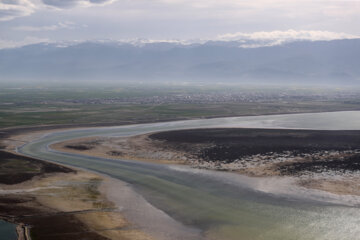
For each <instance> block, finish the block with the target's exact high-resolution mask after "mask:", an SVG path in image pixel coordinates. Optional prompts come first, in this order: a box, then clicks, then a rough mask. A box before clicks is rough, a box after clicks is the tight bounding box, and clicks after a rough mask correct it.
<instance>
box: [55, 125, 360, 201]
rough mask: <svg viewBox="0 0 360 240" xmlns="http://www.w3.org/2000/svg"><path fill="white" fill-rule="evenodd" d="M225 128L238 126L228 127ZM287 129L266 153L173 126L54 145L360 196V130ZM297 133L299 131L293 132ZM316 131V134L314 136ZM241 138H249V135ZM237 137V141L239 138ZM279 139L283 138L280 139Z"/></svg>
mask: <svg viewBox="0 0 360 240" xmlns="http://www.w3.org/2000/svg"><path fill="white" fill-rule="evenodd" d="M250 130H251V129H250ZM250 130H247V131H250ZM186 131H188V132H189V133H191V134H192V132H194V131H195V133H196V130H183V132H186ZM199 131H201V130H199ZM225 131H233V130H231V129H230V130H229V129H228V130H225ZM264 131H269V132H265V134H266V137H267V138H269V137H271V135H270V134H273V132H271V131H278V130H264ZM284 131H285V130H284ZM287 131H288V132H286V133H285V134H286V135H287V136H286V138H284V139H282V138H281V139H280V141H279V142H280V143H279V144H281V141H283V142H284V144H285V145H286V147H283V146H282V145H279V144H275V143H271V144H270V145H271V146H274V147H273V148H275V149H276V150H278V151H273V150H271V148H269V149H270V150H269V151H268V152H266V151H265V152H262V149H263V148H262V147H261V145H260V146H257V147H258V149H260V151H259V152H256V151H257V149H256V148H254V147H253V148H251V147H250V148H244V149H245V151H248V154H244V155H240V154H239V153H238V152H239V150H238V149H239V148H240V147H243V146H240V147H237V146H236V145H232V146H230V147H229V148H228V147H227V145H226V144H227V142H220V143H219V141H217V140H216V139H213V141H202V140H194V139H196V137H197V136H195V137H192V136H185V137H184V136H182V135H181V136H177V137H180V139H181V137H183V138H184V139H182V140H174V139H176V138H175V137H174V136H172V135H171V134H172V132H171V131H170V132H168V133H169V134H167V132H165V133H164V135H161V134H162V133H161V132H160V133H155V134H144V135H138V136H132V137H89V138H81V139H73V140H70V141H66V142H61V143H56V144H53V145H51V148H53V149H55V150H58V151H63V152H70V153H77V154H85V155H91V156H97V157H103V158H111V159H129V160H140V161H147V162H156V163H164V164H184V165H189V166H191V167H193V168H200V169H210V170H220V171H229V172H235V173H240V174H244V175H247V176H251V177H280V178H281V177H285V176H288V177H292V178H294V179H295V180H294V182H296V183H297V184H298V185H299V186H302V187H306V188H310V189H317V190H321V191H326V192H330V193H334V194H340V195H357V196H360V190H359V189H360V172H359V170H360V168H359V167H358V166H360V164H358V162H359V161H358V159H360V158H359V156H360V150H359V149H357V147H359V148H360V145H358V142H359V137H357V133H356V132H354V133H351V132H345V133H344V132H343V133H342V132H339V133H334V134H332V133H328V132H325V131H324V132H320V136H317V135H316V134H318V133H317V132H316V131H313V132H311V133H310V137H307V135H306V134H308V132H306V131H305V132H296V130H287ZM173 132H175V133H176V134H178V132H181V131H173ZM294 132H295V136H293V135H294ZM166 134H167V135H166ZM181 134H182V133H181ZM191 134H190V135H191ZM226 134H229V133H228V132H226ZM226 134H225V135H226ZM246 134H248V135H252V134H254V133H251V132H248V133H246ZM257 134H260V133H257ZM261 134H264V133H261ZM291 134H293V135H291ZM311 134H315V135H314V136H312V135H311ZM336 134H339V136H336ZM341 134H342V135H341ZM159 135H161V137H158V136H159ZM197 135H199V134H197ZM289 135H290V137H289ZM322 135H325V136H322ZM154 136H155V137H154ZM226 136H227V135H226ZM241 137H242V138H245V137H244V136H243V135H242V136H241ZM281 137H282V136H281ZM296 137H298V138H299V139H300V140H298V139H296V141H297V142H295V143H294V144H293V145H291V144H290V145H289V144H288V142H289V141H291V140H292V138H296ZM312 138H313V139H315V140H316V141H317V142H315V143H314V144H313V145H314V146H315V147H312V146H311V141H312ZM323 138H325V140H323ZM337 138H339V139H340V141H341V139H343V140H344V139H345V141H349V142H351V143H352V144H353V146H351V147H348V145H346V144H347V142H345V143H343V145H344V147H343V146H342V144H341V143H340V144H338V143H337V142H336V141H338V140H337ZM178 139H179V138H178ZM189 139H191V140H189ZM319 139H320V140H319ZM332 139H334V140H332ZM270 140H271V138H270ZM232 141H233V142H234V140H232ZM235 141H236V139H235ZM246 141H248V142H246ZM256 141H257V140H254V139H249V140H247V139H246V138H245V145H246V146H247V145H250V146H251V145H252V144H254V145H256V144H257V143H256ZM273 141H277V140H276V139H275V140H273ZM332 141H334V142H332ZM233 142H231V144H233ZM254 142H255V143H254ZM231 144H230V145H231ZM265 144H266V143H265ZM301 144H303V145H301ZM287 145H289V146H287ZM294 146H296V148H294ZM309 146H310V147H309ZM334 146H335V147H334ZM255 147H256V146H255ZM266 147H268V146H266ZM292 148H293V149H292ZM331 148H333V149H331ZM234 149H235V150H234ZM236 154H238V155H236ZM224 155H225V156H228V158H224ZM229 159H230V160H229Z"/></svg>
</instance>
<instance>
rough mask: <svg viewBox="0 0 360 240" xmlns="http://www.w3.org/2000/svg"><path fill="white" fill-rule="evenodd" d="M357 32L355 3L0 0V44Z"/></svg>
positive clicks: (359, 10) (316, 36)
mask: <svg viewBox="0 0 360 240" xmlns="http://www.w3.org/2000/svg"><path fill="white" fill-rule="evenodd" d="M359 36H360V0H0V48H7V47H17V46H22V45H26V44H32V43H39V42H81V41H95V40H114V41H130V40H136V39H147V41H169V40H172V41H173V40H176V41H188V42H191V41H200V40H224V41H226V40H239V39H247V40H248V39H250V40H252V39H254V40H259V39H260V40H271V44H273V43H279V42H283V41H286V40H289V39H290V40H291V39H305V40H332V39H343V38H358V37H359Z"/></svg>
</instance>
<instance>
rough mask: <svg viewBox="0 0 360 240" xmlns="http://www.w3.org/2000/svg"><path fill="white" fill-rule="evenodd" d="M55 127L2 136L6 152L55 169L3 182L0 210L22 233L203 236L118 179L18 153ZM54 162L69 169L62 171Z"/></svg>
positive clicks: (163, 239)
mask: <svg viewBox="0 0 360 240" xmlns="http://www.w3.org/2000/svg"><path fill="white" fill-rule="evenodd" d="M61 130H64V129H61ZM54 131H58V130H57V129H56V130H52V129H46V130H44V129H42V130H41V131H35V132H32V131H29V132H28V131H25V132H24V133H22V132H19V133H17V134H10V135H6V137H5V139H3V141H1V145H2V146H3V149H5V150H6V151H8V152H2V154H3V155H4V156H8V157H10V158H11V159H12V160H13V159H22V160H28V161H30V162H31V163H32V164H35V165H36V164H38V165H39V164H40V165H44V166H46V167H45V169H47V170H49V171H51V173H50V172H46V171H39V172H38V173H36V174H33V175H29V176H27V177H26V178H24V179H18V180H17V181H15V182H6V183H7V184H0V215H1V217H2V218H3V219H6V220H7V221H10V222H13V223H16V224H18V232H19V239H21V238H23V239H27V240H28V239H29V238H27V237H26V235H30V231H31V234H32V235H34V236H36V239H40V240H41V239H49V237H51V239H55V240H62V239H66V240H69V239H79V238H86V239H87V240H106V239H116V240H122V239H128V240H140V239H141V240H152V239H159V240H168V239H184V240H186V239H188V240H192V239H201V236H200V232H199V230H196V229H192V228H189V227H185V226H184V225H182V224H181V223H179V222H177V221H175V220H173V219H172V218H171V217H169V216H168V215H167V214H166V213H164V212H162V211H160V210H158V209H157V208H155V207H154V206H152V205H151V204H149V203H148V202H147V201H146V200H145V199H144V198H142V196H140V195H139V194H137V193H136V192H135V191H134V190H133V189H132V188H131V187H129V186H128V185H127V184H126V183H124V182H122V181H120V180H116V179H112V178H109V177H107V176H103V175H99V174H95V173H89V172H88V171H86V172H85V171H82V170H79V169H76V170H73V169H70V168H67V167H63V166H60V165H57V164H53V163H48V162H44V161H41V160H37V159H33V158H28V157H24V156H21V155H17V154H16V152H15V151H16V148H17V147H19V146H21V145H23V144H24V143H26V142H28V141H33V140H34V139H37V138H40V137H42V136H43V135H46V134H48V133H52V132H54ZM0 154H1V152H0ZM51 167H53V168H54V167H55V168H56V167H58V168H59V169H62V170H63V171H64V172H67V171H69V172H68V173H59V172H58V171H52V170H51V169H52V168H51ZM39 169H40V168H39ZM14 170H15V172H18V171H19V169H14ZM4 178H6V179H16V178H11V177H10V178H9V177H6V176H4ZM64 179H66V180H64ZM0 180H1V175H0ZM94 183H95V185H94ZM24 215H26V217H25V218H24V217H23V216H24Z"/></svg>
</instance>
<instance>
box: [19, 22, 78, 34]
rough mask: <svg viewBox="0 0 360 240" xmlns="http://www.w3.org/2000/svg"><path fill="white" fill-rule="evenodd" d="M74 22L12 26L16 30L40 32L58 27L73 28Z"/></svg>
mask: <svg viewBox="0 0 360 240" xmlns="http://www.w3.org/2000/svg"><path fill="white" fill-rule="evenodd" d="M74 28H75V26H74V23H72V22H59V23H58V24H54V25H48V26H18V27H15V28H13V29H14V30H17V31H28V32H42V31H56V30H59V29H74Z"/></svg>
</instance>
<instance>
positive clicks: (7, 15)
mask: <svg viewBox="0 0 360 240" xmlns="http://www.w3.org/2000/svg"><path fill="white" fill-rule="evenodd" d="M35 9H36V6H35V5H34V4H33V3H32V2H31V1H30V0H2V1H0V21H8V20H12V19H14V18H17V17H24V16H28V15H30V14H32V13H33V12H34V11H35Z"/></svg>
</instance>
